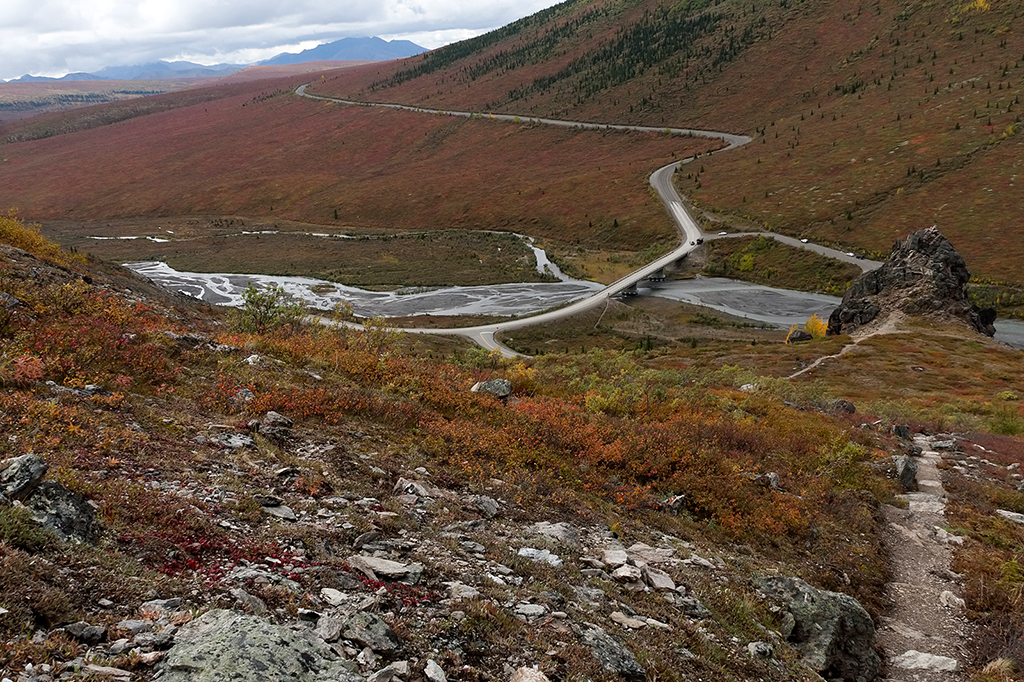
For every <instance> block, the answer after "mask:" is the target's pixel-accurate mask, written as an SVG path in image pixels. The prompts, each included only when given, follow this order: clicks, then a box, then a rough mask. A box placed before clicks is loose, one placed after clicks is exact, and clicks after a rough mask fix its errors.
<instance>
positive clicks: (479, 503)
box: [469, 495, 499, 519]
mask: <svg viewBox="0 0 1024 682" xmlns="http://www.w3.org/2000/svg"><path fill="white" fill-rule="evenodd" d="M469 502H470V504H472V505H473V506H474V507H476V508H477V510H478V511H479V512H480V513H481V514H483V515H484V516H485V517H486V518H488V519H493V518H494V517H495V516H497V515H498V511H499V507H498V501H497V500H495V499H494V498H493V497H488V496H487V495H473V496H471V497H470V498H469Z"/></svg>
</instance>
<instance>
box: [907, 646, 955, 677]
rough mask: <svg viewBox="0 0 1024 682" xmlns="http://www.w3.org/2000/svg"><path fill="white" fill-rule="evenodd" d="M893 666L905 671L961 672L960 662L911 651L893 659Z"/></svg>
mask: <svg viewBox="0 0 1024 682" xmlns="http://www.w3.org/2000/svg"><path fill="white" fill-rule="evenodd" d="M892 664H893V665H894V666H895V667H897V668H902V669H904V670H933V671H936V672H949V673H955V672H957V671H959V670H960V661H958V660H956V659H954V658H947V657H945V656H936V655H935V654H927V653H924V652H921V651H916V650H914V649H911V650H910V651H907V652H906V653H902V654H900V655H899V656H897V657H896V658H894V659H893V661H892Z"/></svg>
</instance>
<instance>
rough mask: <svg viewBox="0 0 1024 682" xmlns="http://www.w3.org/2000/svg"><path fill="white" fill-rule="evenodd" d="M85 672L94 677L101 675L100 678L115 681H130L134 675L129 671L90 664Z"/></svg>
mask: <svg viewBox="0 0 1024 682" xmlns="http://www.w3.org/2000/svg"><path fill="white" fill-rule="evenodd" d="M84 670H86V671H87V672H90V673H92V674H93V675H99V676H100V677H108V678H112V679H115V680H130V679H132V674H131V672H129V671H128V670H122V669H121V668H111V667H109V666H105V665H95V664H93V663H88V664H86V665H85V667H84Z"/></svg>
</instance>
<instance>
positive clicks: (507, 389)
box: [469, 379, 512, 398]
mask: <svg viewBox="0 0 1024 682" xmlns="http://www.w3.org/2000/svg"><path fill="white" fill-rule="evenodd" d="M469 390H470V391H472V392H473V393H480V392H483V393H490V394H491V395H493V396H496V397H498V398H507V397H509V396H510V395H512V382H511V381H509V380H508V379H491V380H490V381H478V382H477V383H475V384H473V388H471V389H469Z"/></svg>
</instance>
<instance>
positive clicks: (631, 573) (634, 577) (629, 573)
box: [612, 564, 643, 583]
mask: <svg viewBox="0 0 1024 682" xmlns="http://www.w3.org/2000/svg"><path fill="white" fill-rule="evenodd" d="M612 577H613V578H615V579H616V580H618V581H619V582H620V583H636V582H640V579H641V578H642V577H643V573H641V572H640V569H639V568H637V567H636V566H631V565H629V564H625V565H623V566H619V567H618V568H616V569H615V570H614V571H612Z"/></svg>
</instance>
